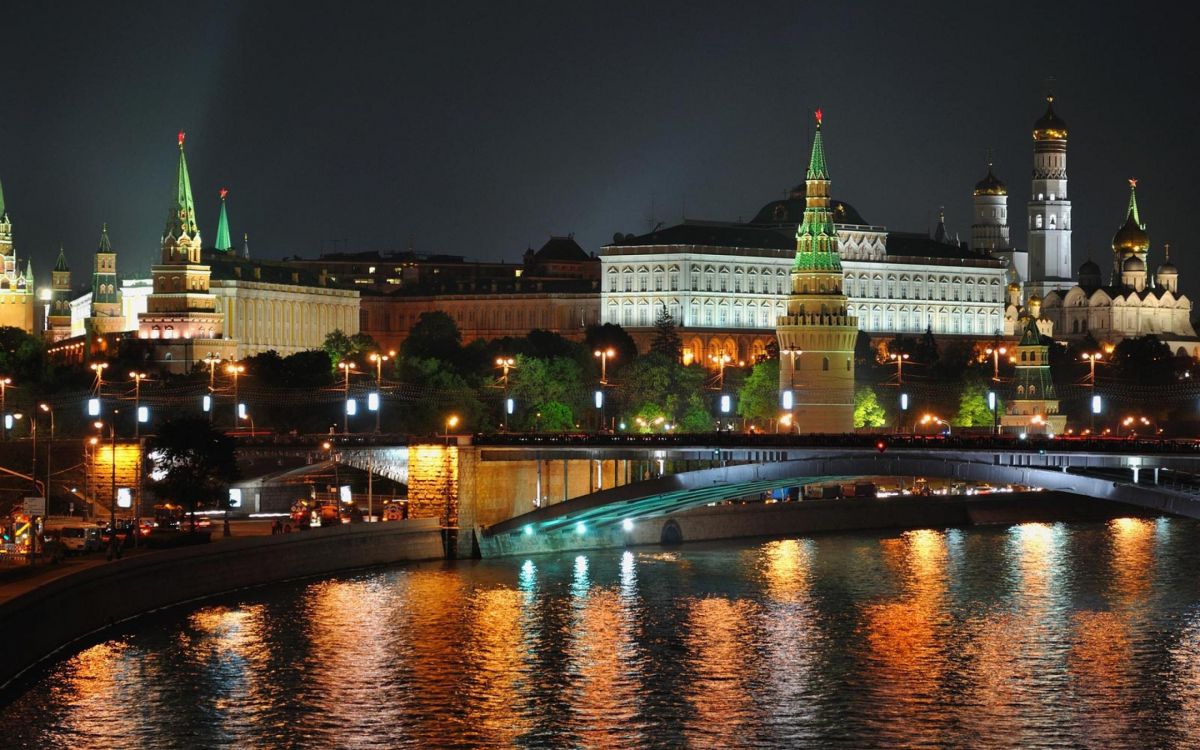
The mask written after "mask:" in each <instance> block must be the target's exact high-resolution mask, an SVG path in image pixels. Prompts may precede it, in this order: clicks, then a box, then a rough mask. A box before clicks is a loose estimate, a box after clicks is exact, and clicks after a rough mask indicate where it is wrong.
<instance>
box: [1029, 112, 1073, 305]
mask: <svg viewBox="0 0 1200 750" xmlns="http://www.w3.org/2000/svg"><path fill="white" fill-rule="evenodd" d="M1028 208H1029V229H1028V232H1029V235H1028V236H1029V239H1028V241H1027V242H1026V245H1027V246H1028V248H1029V277H1028V281H1027V283H1026V284H1025V287H1026V288H1025V293H1026V294H1036V295H1038V296H1040V297H1042V298H1043V299H1044V298H1045V297H1046V295H1047V294H1048V293H1049V292H1051V291H1054V290H1056V289H1068V288H1070V287H1071V286H1072V284H1073V282H1072V281H1071V270H1072V269H1073V268H1074V266H1073V265H1072V263H1071V201H1070V200H1069V199H1068V197H1067V123H1066V122H1065V121H1063V119H1062V118H1061V117H1059V116H1058V115H1057V114H1056V113H1055V112H1054V97H1053V96H1048V97H1046V113H1045V114H1044V115H1042V116H1041V118H1040V119H1038V121H1037V122H1036V123H1034V126H1033V184H1032V192H1031V200H1030V201H1029V206H1028Z"/></svg>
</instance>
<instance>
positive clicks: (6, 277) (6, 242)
mask: <svg viewBox="0 0 1200 750" xmlns="http://www.w3.org/2000/svg"><path fill="white" fill-rule="evenodd" d="M36 304H37V303H36V301H35V299H34V281H33V262H32V261H29V260H27V261H25V267H24V268H21V264H20V262H19V261H18V259H17V251H16V248H15V246H14V245H13V235H12V221H11V220H9V218H8V209H7V208H6V207H5V205H4V189H3V187H0V326H12V327H14V328H20V329H21V330H23V331H25V332H26V333H33V332H34V306H35V305H36Z"/></svg>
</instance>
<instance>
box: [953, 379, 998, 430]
mask: <svg viewBox="0 0 1200 750" xmlns="http://www.w3.org/2000/svg"><path fill="white" fill-rule="evenodd" d="M988 391H989V389H988V386H987V384H986V383H984V382H982V381H980V380H968V381H967V383H966V385H964V386H963V389H962V393H960V394H959V397H958V413H957V414H955V415H954V419H952V420H951V422H952V423H953V424H954V426H955V427H991V426H992V423H993V420H994V419H995V417H994V416H993V415H992V410H991V409H990V408H988ZM996 398H997V402H996V412H997V414H998V413H1000V412H1001V411H1003V409H1002V407H1001V406H1000V402H999V398H1000V397H999V394H997V396H996Z"/></svg>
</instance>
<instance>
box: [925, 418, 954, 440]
mask: <svg viewBox="0 0 1200 750" xmlns="http://www.w3.org/2000/svg"><path fill="white" fill-rule="evenodd" d="M931 422H932V423H934V424H937V425H939V426H941V428H942V432H943V434H945V435H946V436H947V437H949V436H950V423H949V422H947V421H946V420H944V419H942V418H941V417H938V416H935V415H933V414H926V415H925V416H923V417H921V424H929V423H931Z"/></svg>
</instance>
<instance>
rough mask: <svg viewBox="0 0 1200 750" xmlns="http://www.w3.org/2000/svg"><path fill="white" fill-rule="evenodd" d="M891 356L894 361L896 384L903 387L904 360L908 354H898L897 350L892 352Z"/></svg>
mask: <svg viewBox="0 0 1200 750" xmlns="http://www.w3.org/2000/svg"><path fill="white" fill-rule="evenodd" d="M891 358H892V361H893V362H895V363H896V385H898V386H899V387H901V388H903V387H904V360H906V359H908V355H907V354H900V353H899V352H892V354H891Z"/></svg>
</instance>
